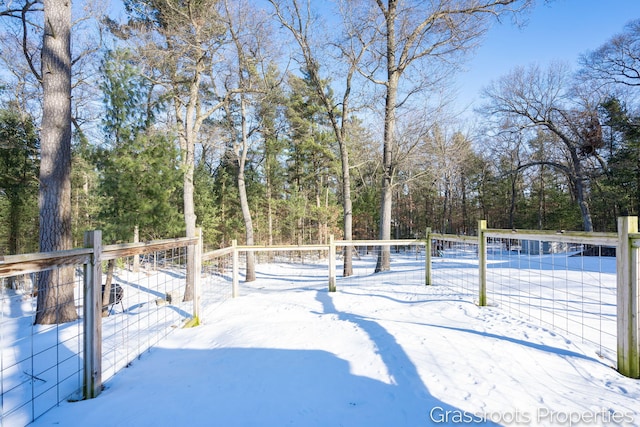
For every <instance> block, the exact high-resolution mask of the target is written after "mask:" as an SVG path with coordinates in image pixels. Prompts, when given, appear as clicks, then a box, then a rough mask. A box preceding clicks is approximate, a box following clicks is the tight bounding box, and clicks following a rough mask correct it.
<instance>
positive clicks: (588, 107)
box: [482, 63, 604, 231]
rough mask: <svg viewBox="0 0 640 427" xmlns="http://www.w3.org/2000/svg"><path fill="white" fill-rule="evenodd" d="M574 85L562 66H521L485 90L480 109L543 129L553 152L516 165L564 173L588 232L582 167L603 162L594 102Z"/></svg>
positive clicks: (519, 126) (517, 126)
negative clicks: (483, 103)
mask: <svg viewBox="0 0 640 427" xmlns="http://www.w3.org/2000/svg"><path fill="white" fill-rule="evenodd" d="M573 83H574V82H573V80H572V75H571V73H570V72H569V70H568V67H566V66H565V65H563V64H559V63H556V64H553V65H552V66H550V67H549V68H548V69H547V70H546V71H545V70H542V69H540V68H539V67H538V66H530V67H529V68H526V69H525V68H523V67H519V68H517V69H515V70H514V71H512V72H511V73H509V74H508V75H506V76H504V77H502V78H500V79H499V80H498V81H497V82H494V83H493V84H491V85H490V86H489V87H488V88H486V89H485V90H484V93H483V94H484V96H485V97H486V98H487V99H488V102H487V104H486V105H484V106H483V108H482V110H483V111H484V112H485V113H486V114H487V115H488V116H489V117H491V116H493V117H494V118H497V119H498V120H502V121H503V123H509V124H510V126H511V127H512V130H514V131H517V132H525V131H526V130H527V129H533V130H534V131H544V132H545V133H546V138H547V140H548V142H549V144H552V146H553V147H555V150H549V151H548V152H547V153H546V154H547V156H548V157H547V158H546V159H545V160H537V161H531V162H527V163H524V164H521V165H520V166H519V169H525V168H528V167H531V166H540V165H546V166H550V167H552V168H554V169H555V170H556V171H558V172H560V173H562V174H564V175H565V176H566V177H567V179H568V180H569V182H570V187H571V189H572V192H573V195H574V197H575V199H576V201H577V203H578V206H579V208H580V212H581V215H582V222H583V228H584V230H585V231H592V230H593V225H592V220H591V213H590V209H589V204H588V194H589V193H588V185H589V180H588V178H589V174H588V171H587V170H586V165H587V164H588V163H587V160H589V159H590V158H595V159H597V160H598V163H599V164H600V165H604V161H603V160H602V159H601V158H600V156H599V154H598V149H600V148H602V135H601V133H600V132H599V131H598V130H599V128H600V124H599V121H598V117H597V115H596V113H595V106H596V105H598V102H597V101H595V102H591V103H587V102H585V101H587V100H586V99H585V98H582V97H580V96H578V95H579V93H578V92H576V90H575V86H574V85H573ZM538 137H540V135H539V134H538Z"/></svg>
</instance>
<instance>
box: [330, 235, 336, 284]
mask: <svg viewBox="0 0 640 427" xmlns="http://www.w3.org/2000/svg"><path fill="white" fill-rule="evenodd" d="M335 291H336V243H335V241H334V240H333V234H331V235H330V236H329V292H335Z"/></svg>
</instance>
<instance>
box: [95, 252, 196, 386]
mask: <svg viewBox="0 0 640 427" xmlns="http://www.w3.org/2000/svg"><path fill="white" fill-rule="evenodd" d="M135 258H138V260H137V261H136V260H135ZM134 261H135V262H134ZM110 262H111V261H110ZM113 263H114V264H115V268H114V273H113V278H112V281H113V286H115V289H117V290H118V291H119V292H121V294H120V297H119V298H118V297H116V298H111V299H110V300H109V304H108V305H107V306H105V307H104V308H103V310H104V312H105V313H103V315H102V316H103V319H102V378H103V381H106V380H108V379H109V378H111V377H112V376H113V375H115V374H116V373H117V372H118V371H119V370H121V369H122V368H124V367H126V366H128V365H129V364H130V363H131V362H132V361H133V360H135V359H136V358H137V357H139V355H140V354H142V353H144V352H145V351H146V350H148V349H149V348H151V347H153V346H154V345H156V344H157V343H158V342H159V341H160V340H162V339H163V338H164V337H165V336H166V335H167V334H168V333H170V332H171V331H172V330H173V329H174V328H175V327H177V326H179V325H180V324H181V323H182V322H184V321H185V320H186V319H189V318H190V317H191V313H193V301H183V297H184V293H185V284H186V248H185V247H181V248H172V249H168V250H162V251H154V252H149V253H145V254H144V255H133V256H128V257H120V258H117V259H114V260H113ZM106 280H108V276H107V277H105V281H106ZM105 316H106V317H105Z"/></svg>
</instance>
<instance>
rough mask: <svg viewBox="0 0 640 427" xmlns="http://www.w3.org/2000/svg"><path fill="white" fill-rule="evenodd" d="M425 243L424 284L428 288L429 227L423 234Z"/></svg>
mask: <svg viewBox="0 0 640 427" xmlns="http://www.w3.org/2000/svg"><path fill="white" fill-rule="evenodd" d="M425 239H426V241H425V243H424V272H425V278H424V282H425V283H424V284H425V285H427V286H429V285H431V249H432V248H431V227H427V231H426V233H425Z"/></svg>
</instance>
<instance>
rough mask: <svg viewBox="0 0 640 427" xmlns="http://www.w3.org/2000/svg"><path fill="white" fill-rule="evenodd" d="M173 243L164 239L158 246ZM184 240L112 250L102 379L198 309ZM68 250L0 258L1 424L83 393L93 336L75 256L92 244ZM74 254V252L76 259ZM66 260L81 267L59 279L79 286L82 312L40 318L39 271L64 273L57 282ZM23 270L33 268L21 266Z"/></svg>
mask: <svg viewBox="0 0 640 427" xmlns="http://www.w3.org/2000/svg"><path fill="white" fill-rule="evenodd" d="M170 244H171V242H169V243H167V242H162V243H161V244H159V247H165V246H169V245H170ZM179 244H182V243H177V245H179ZM182 245H183V246H175V247H171V248H167V249H162V250H157V251H154V250H153V244H152V243H150V244H143V245H142V247H136V248H134V249H133V252H138V254H136V255H128V256H124V257H115V256H112V257H111V258H110V259H111V261H109V262H104V263H103V274H102V283H103V284H105V283H108V280H109V278H110V279H111V284H112V291H111V293H110V295H109V297H110V298H109V303H108V304H106V305H104V306H103V313H102V315H103V316H102V317H101V319H102V322H101V323H102V328H101V338H102V341H101V343H100V344H101V346H100V347H101V349H102V354H101V368H102V369H101V378H102V379H103V380H107V379H109V378H111V377H112V376H113V375H115V374H116V373H117V372H118V371H119V370H120V369H122V368H123V367H125V366H127V365H129V364H130V363H131V362H132V361H133V360H135V359H136V358H137V357H139V356H140V355H141V354H142V353H144V352H145V351H147V350H148V349H149V348H151V347H152V346H153V345H155V344H157V343H158V342H159V341H160V340H162V339H163V338H164V337H165V336H166V335H167V334H168V333H170V332H171V331H173V330H174V329H175V328H176V327H179V326H181V324H183V323H184V322H185V321H186V320H188V319H190V318H191V317H192V313H193V309H194V303H193V301H187V302H184V301H183V296H184V294H185V285H186V264H187V260H186V258H187V257H186V252H187V249H186V246H185V245H184V244H182ZM150 248H151V249H150ZM117 250H118V249H117V248H116V249H115V251H116V252H117ZM125 250H128V251H131V250H132V249H125ZM62 252H63V253H61V254H59V255H56V254H55V253H48V254H26V255H20V256H14V257H13V258H12V257H4V258H2V260H0V261H3V262H2V263H0V267H2V271H0V273H2V277H1V278H0V426H2V427H5V426H6V427H8V426H11V427H13V426H23V425H27V424H29V423H31V422H32V421H33V420H35V419H36V418H38V417H39V416H40V415H42V414H43V413H45V412H47V411H48V410H50V409H52V408H53V407H55V406H56V405H58V404H59V403H60V402H62V401H64V400H79V399H82V398H83V393H82V392H83V383H84V380H85V372H84V369H85V365H84V363H83V359H86V355H85V354H84V352H85V341H86V340H87V337H86V336H85V321H86V319H84V318H83V315H84V308H85V307H84V304H87V301H89V300H88V299H87V298H86V295H84V289H85V287H86V284H85V279H86V277H85V269H84V268H83V265H84V264H78V261H77V259H85V258H86V253H89V252H90V250H88V251H87V250H82V249H81V250H71V251H67V252H64V251H62ZM77 254H79V255H77ZM70 257H76V258H73V260H71V261H70V259H72V258H70ZM15 259H18V261H14V260H15ZM23 259H24V261H22V260H23ZM7 260H8V261H7ZM80 262H82V261H80ZM56 263H60V265H65V266H64V267H60V266H57V264H56ZM110 264H112V265H111V266H112V269H111V268H110ZM69 265H71V266H72V267H68V266H69ZM68 268H72V269H73V271H74V272H75V274H74V275H73V282H72V283H59V284H58V286H59V288H60V289H61V288H62V287H71V289H72V290H73V302H72V304H73V306H72V307H73V308H72V313H75V317H77V319H76V320H70V321H67V322H64V323H58V324H50V325H46V324H45V325H40V324H37V325H36V324H35V321H36V316H37V305H38V296H37V289H38V286H37V283H38V279H39V277H40V276H41V275H43V274H46V275H49V276H53V277H54V279H55V278H57V279H58V280H54V281H53V283H58V282H62V277H66V276H68V275H66V274H61V273H60V272H61V271H62V270H63V269H68ZM20 270H22V271H27V272H29V273H28V274H21V273H19V271H20ZM38 270H41V271H38ZM13 271H18V273H15V274H14V273H12V272H13ZM103 286H104V285H103ZM104 291H105V288H104V287H103V292H104ZM49 294H51V295H55V296H58V295H63V292H62V291H59V290H58V289H56V288H54V289H51V290H49ZM61 301H62V297H61ZM98 304H99V302H98ZM59 305H60V306H62V304H59ZM53 311H56V312H57V309H54V310H53ZM65 314H66V315H69V313H68V312H66V313H65ZM54 320H55V319H54Z"/></svg>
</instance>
